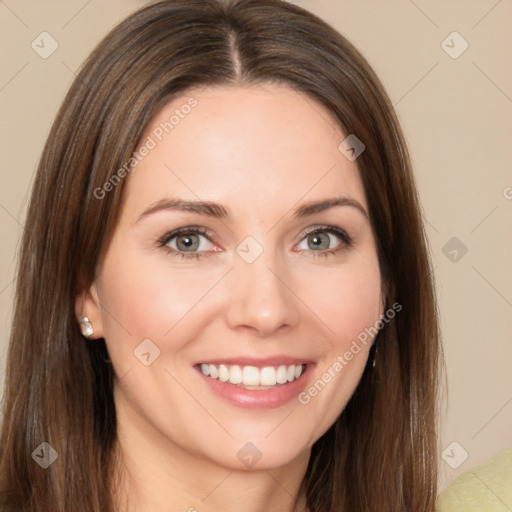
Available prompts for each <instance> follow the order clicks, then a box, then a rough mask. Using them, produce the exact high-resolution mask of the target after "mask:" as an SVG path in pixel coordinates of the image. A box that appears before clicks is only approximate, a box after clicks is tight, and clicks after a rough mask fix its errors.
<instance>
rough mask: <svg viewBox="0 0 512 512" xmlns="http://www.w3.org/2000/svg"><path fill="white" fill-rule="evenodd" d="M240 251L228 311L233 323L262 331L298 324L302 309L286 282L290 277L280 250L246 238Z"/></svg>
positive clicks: (229, 321) (234, 271)
mask: <svg viewBox="0 0 512 512" xmlns="http://www.w3.org/2000/svg"><path fill="white" fill-rule="evenodd" d="M237 253H238V256H239V257H237V258H236V262H235V268H234V269H233V271H232V272H230V280H231V282H230V284H229V286H230V288H231V287H232V290H233V293H230V299H229V307H228V312H227V319H228V323H229V325H230V326H231V327H237V326H246V327H252V328H254V329H256V330H257V331H259V332H260V334H270V333H272V332H273V331H275V330H277V329H279V328H280V327H281V326H285V325H287V326H293V325H295V324H296V323H297V321H298V318H299V312H298V310H297V304H296V300H294V296H293V293H291V291H290V290H289V289H288V288H287V285H286V284H285V283H286V281H287V277H288V276H287V275H286V274H287V273H286V271H285V268H284V267H283V265H280V261H279V258H278V254H277V251H275V250H274V249H272V248H271V247H266V248H263V246H262V245H261V244H260V247H259V248H258V247H257V246H256V245H255V243H254V241H253V240H246V241H245V242H242V243H241V244H239V246H238V248H237ZM258 253H259V254H258Z"/></svg>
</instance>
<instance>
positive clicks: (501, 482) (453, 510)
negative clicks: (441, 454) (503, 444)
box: [437, 448, 512, 512]
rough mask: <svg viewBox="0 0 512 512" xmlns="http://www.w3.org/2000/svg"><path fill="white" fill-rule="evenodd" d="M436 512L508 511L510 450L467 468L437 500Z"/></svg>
mask: <svg viewBox="0 0 512 512" xmlns="http://www.w3.org/2000/svg"><path fill="white" fill-rule="evenodd" d="M437 505H438V509H437V510H438V512H462V511H463V512H482V511H484V510H485V511H486V512H501V511H507V510H511V509H512V448H510V449H508V450H505V451H504V452H502V453H500V454H499V455H497V456H496V457H494V458H493V459H491V460H490V461H488V462H485V463H484V464H480V465H479V466H475V467H474V468H471V469H469V470H468V471H466V472H465V473H463V474H462V475H460V476H459V477H458V478H456V479H455V480H454V481H453V482H452V483H451V484H450V485H449V486H448V487H447V488H446V489H445V490H444V491H443V492H442V493H441V494H440V495H439V498H438V502H437Z"/></svg>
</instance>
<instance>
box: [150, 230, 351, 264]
mask: <svg viewBox="0 0 512 512" xmlns="http://www.w3.org/2000/svg"><path fill="white" fill-rule="evenodd" d="M317 232H318V233H330V234H333V235H335V236H337V237H338V238H339V239H340V240H341V244H340V246H339V247H337V248H336V249H325V250H323V251H311V252H313V253H315V256H314V257H318V256H320V257H328V256H332V255H335V254H337V253H339V252H341V251H343V250H346V249H348V248H349V247H351V246H352V244H353V239H352V237H351V236H350V235H349V234H348V233H347V232H346V231H343V230H342V229H339V228H335V227H333V226H314V227H312V228H310V229H308V230H307V231H305V232H304V233H303V235H302V238H301V239H300V241H301V242H302V240H304V239H305V238H306V237H307V236H309V235H311V234H312V233H317ZM209 233H210V232H209V230H208V229H206V228H203V227H200V226H187V227H183V228H178V229H175V230H174V231H170V232H168V233H166V234H165V235H164V236H162V237H161V238H159V239H158V240H157V245H158V247H162V248H166V249H167V254H170V255H171V256H172V257H173V258H177V259H195V260H200V259H201V258H204V257H205V256H207V255H208V253H209V252H210V251H198V252H189V253H187V252H185V251H176V250H175V249H172V248H170V247H166V245H167V244H168V243H169V242H170V241H171V240H173V239H174V238H176V237H178V236H179V235H182V234H198V235H203V236H204V237H206V238H207V239H208V240H209V241H210V242H212V243H213V241H212V240H211V236H210V234H209Z"/></svg>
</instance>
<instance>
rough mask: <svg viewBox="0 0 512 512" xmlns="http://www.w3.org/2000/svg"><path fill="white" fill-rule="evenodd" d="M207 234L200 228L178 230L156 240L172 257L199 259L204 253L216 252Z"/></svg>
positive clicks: (189, 227) (191, 227) (190, 227)
mask: <svg viewBox="0 0 512 512" xmlns="http://www.w3.org/2000/svg"><path fill="white" fill-rule="evenodd" d="M207 233H208V230H207V229H205V228H201V227H195V226H188V227H184V228H179V229H175V230H174V231H170V232H169V233H166V234H165V235H164V236H163V237H162V238H161V239H160V240H158V245H159V246H160V247H165V248H167V250H168V253H169V254H171V255H172V256H173V257H177V258H197V259H199V258H200V257H202V256H204V253H205V252H210V251H216V250H218V249H215V247H216V246H215V245H214V244H213V243H212V241H211V240H210V238H209V236H208V235H207Z"/></svg>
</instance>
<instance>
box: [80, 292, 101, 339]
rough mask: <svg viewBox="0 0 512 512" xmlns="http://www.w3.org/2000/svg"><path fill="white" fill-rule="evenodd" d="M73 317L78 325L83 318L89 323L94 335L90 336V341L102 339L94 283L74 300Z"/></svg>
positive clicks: (99, 313)
mask: <svg viewBox="0 0 512 512" xmlns="http://www.w3.org/2000/svg"><path fill="white" fill-rule="evenodd" d="M75 315H76V317H77V320H78V322H79V323H80V320H81V319H82V318H83V317H84V316H86V317H87V318H88V319H89V322H91V324H92V328H93V330H94V334H93V335H92V336H90V339H98V338H103V336H104V333H103V322H102V314H101V306H100V301H99V298H98V288H97V285H96V283H93V284H92V285H91V286H90V287H89V288H87V289H85V290H84V291H83V292H82V293H81V294H79V295H77V297H76V299H75Z"/></svg>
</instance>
